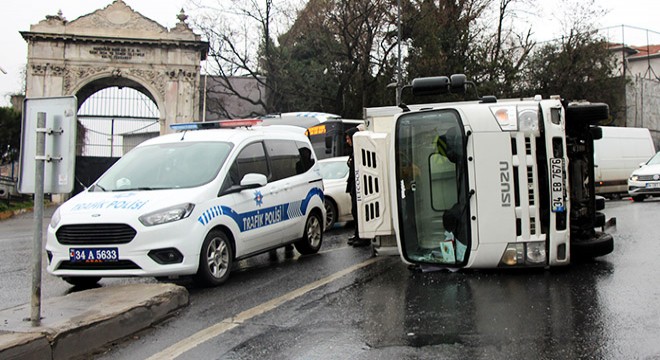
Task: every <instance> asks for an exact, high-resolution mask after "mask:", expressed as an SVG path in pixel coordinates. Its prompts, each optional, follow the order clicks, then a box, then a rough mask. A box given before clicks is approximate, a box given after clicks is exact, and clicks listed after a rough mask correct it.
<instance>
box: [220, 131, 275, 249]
mask: <svg viewBox="0 0 660 360" xmlns="http://www.w3.org/2000/svg"><path fill="white" fill-rule="evenodd" d="M249 173H257V174H263V175H265V176H266V178H270V177H271V169H270V166H269V164H268V160H267V157H266V152H265V149H264V144H263V142H261V141H258V142H254V143H251V144H249V145H247V146H245V147H244V148H243V149H241V151H240V152H239V154H238V156H237V157H236V160H235V161H234V163H233V164H232V166H231V168H230V170H229V174H228V175H227V178H226V180H225V185H223V188H228V187H229V186H228V184H229V185H232V184H239V183H240V180H241V179H242V178H243V177H244V176H245V175H246V174H249ZM272 188H273V184H272V183H271V181H270V180H269V181H268V183H267V184H266V185H265V186H261V187H258V188H253V189H246V190H243V191H241V192H238V193H233V194H230V195H228V196H229V198H228V199H227V200H228V201H227V202H226V203H227V204H228V207H230V208H231V209H230V210H231V214H232V218H233V220H234V222H235V223H236V225H237V227H238V233H237V234H234V235H235V236H236V242H237V243H236V255H237V256H243V255H246V254H250V253H253V252H257V251H260V250H263V249H267V248H270V247H275V246H276V245H277V244H279V242H280V238H281V234H280V233H279V231H277V229H273V227H274V226H273V225H274V222H273V221H272V220H273V219H272V213H273V212H274V211H275V210H274V209H273V206H274V205H273V204H279V203H280V200H278V199H273V195H272V193H273V191H272Z"/></svg>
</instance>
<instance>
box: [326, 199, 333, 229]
mask: <svg viewBox="0 0 660 360" xmlns="http://www.w3.org/2000/svg"><path fill="white" fill-rule="evenodd" d="M324 205H325V224H326V226H325V228H326V229H328V228H330V226H332V225H334V220H335V208H334V206H332V204H331V203H330V202H329V201H325V202H324Z"/></svg>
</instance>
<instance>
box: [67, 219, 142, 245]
mask: <svg viewBox="0 0 660 360" xmlns="http://www.w3.org/2000/svg"><path fill="white" fill-rule="evenodd" d="M135 234H136V231H135V229H133V228H132V227H130V226H128V225H126V224H79V225H63V226H62V227H60V228H59V229H58V230H57V232H56V233H55V235H56V236H57V241H58V242H59V243H60V244H63V245H81V244H90V245H104V244H126V243H129V242H131V240H133V238H134V237H135Z"/></svg>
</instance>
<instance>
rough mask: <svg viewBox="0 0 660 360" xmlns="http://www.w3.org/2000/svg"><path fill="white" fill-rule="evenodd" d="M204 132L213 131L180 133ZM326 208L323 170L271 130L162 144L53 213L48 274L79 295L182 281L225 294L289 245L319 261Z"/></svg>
mask: <svg viewBox="0 0 660 360" xmlns="http://www.w3.org/2000/svg"><path fill="white" fill-rule="evenodd" d="M200 124H203V127H202V128H205V127H209V126H210V122H207V123H193V124H176V125H181V127H180V128H181V129H183V130H188V129H197V128H198V127H200V126H202V125H200ZM218 124H219V125H220V126H221V127H227V126H238V127H240V126H241V125H240V124H243V125H242V126H246V125H245V124H244V123H228V124H224V125H222V124H220V122H218ZM322 199H323V182H322V179H321V176H320V172H319V170H318V165H317V161H316V159H315V156H314V152H313V150H312V146H311V144H310V142H309V140H308V139H307V137H306V136H305V135H303V134H301V133H296V132H292V131H291V130H289V129H277V128H275V127H274V126H273V127H268V128H261V127H251V128H247V129H245V128H235V129H217V130H216V129H213V130H199V131H186V132H184V133H174V134H169V135H163V136H160V137H157V138H154V139H151V140H147V141H145V142H143V143H142V144H140V145H138V146H137V147H136V148H135V149H133V150H131V151H130V152H128V153H127V154H126V155H124V156H123V157H122V158H121V159H120V160H119V161H117V163H115V165H114V166H112V167H111V168H110V169H109V170H108V171H107V172H105V174H103V175H102V176H101V178H100V179H99V180H98V181H96V182H95V183H94V184H93V185H92V186H91V187H90V188H89V189H87V190H85V191H83V192H81V193H80V194H78V195H76V196H75V197H73V198H71V199H70V200H69V201H67V202H65V203H64V204H62V205H61V206H60V207H59V208H58V209H57V210H56V211H55V214H54V215H53V217H52V220H51V223H50V226H49V227H48V236H47V242H46V252H47V256H48V272H49V273H51V274H53V275H55V276H58V277H61V278H62V279H64V280H65V281H67V282H69V283H71V284H73V285H79V286H91V285H93V284H95V283H96V282H98V281H99V280H100V279H101V278H102V277H118V276H154V277H168V276H180V275H192V276H193V277H194V279H195V280H196V282H198V283H200V284H202V285H206V286H215V285H219V284H221V283H222V282H224V281H225V280H226V279H227V277H228V276H229V273H230V272H231V269H232V264H233V263H234V262H236V261H239V260H241V259H244V258H247V257H250V256H253V255H257V254H260V253H264V252H268V251H270V250H273V249H277V248H279V247H283V246H287V245H294V246H295V248H296V249H297V250H298V252H300V253H301V254H313V253H316V252H318V250H319V248H320V247H321V243H322V240H323V229H324V226H323V219H324V217H325V214H324V211H325V210H324V207H323V201H322Z"/></svg>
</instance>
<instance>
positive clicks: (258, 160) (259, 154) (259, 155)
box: [236, 142, 269, 182]
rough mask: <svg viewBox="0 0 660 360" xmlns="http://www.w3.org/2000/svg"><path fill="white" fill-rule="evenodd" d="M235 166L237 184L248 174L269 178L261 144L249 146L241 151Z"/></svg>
mask: <svg viewBox="0 0 660 360" xmlns="http://www.w3.org/2000/svg"><path fill="white" fill-rule="evenodd" d="M236 165H237V166H238V182H240V181H241V179H242V178H243V176H245V174H250V173H256V174H263V175H266V177H269V176H268V175H269V171H268V162H267V161H266V153H265V151H264V147H263V145H262V143H261V142H257V143H253V144H250V145H248V146H246V147H245V148H244V149H243V150H241V152H240V153H239V154H238V157H237V158H236Z"/></svg>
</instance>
